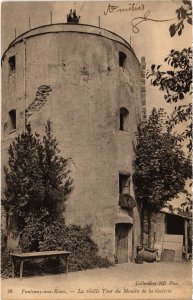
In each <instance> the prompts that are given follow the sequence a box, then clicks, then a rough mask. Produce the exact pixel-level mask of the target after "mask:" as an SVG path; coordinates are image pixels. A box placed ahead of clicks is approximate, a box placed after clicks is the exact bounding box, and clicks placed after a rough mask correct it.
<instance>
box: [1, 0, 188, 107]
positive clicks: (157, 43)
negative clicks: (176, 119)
mask: <svg viewBox="0 0 193 300" xmlns="http://www.w3.org/2000/svg"><path fill="white" fill-rule="evenodd" d="M181 3H182V2H181V1H180V0H168V1H162V0H157V1H155V0H154V1H146V0H145V1H133V2H132V1H119V2H118V1H110V2H108V1H84V2H83V1H76V2H71V1H34V2H29V1H22V2H16V1H12V2H10V1H5V2H2V7H1V24H2V26H1V45H2V46H1V50H2V54H3V52H4V51H5V50H6V48H7V47H8V45H9V44H10V43H11V41H12V40H13V39H14V38H15V29H16V35H17V36H18V35H20V34H22V33H23V32H25V31H27V30H29V18H30V23H31V28H35V27H38V26H41V25H46V24H50V12H52V23H61V22H66V15H67V13H68V12H69V10H70V9H71V8H72V9H76V10H77V14H78V15H80V16H81V21H80V22H81V23H82V24H90V25H95V26H98V25H99V16H100V23H101V27H102V28H105V29H107V30H110V31H113V32H115V33H117V34H118V35H120V36H121V37H123V38H124V39H126V40H127V41H128V42H129V43H130V41H131V46H132V47H133V48H134V51H135V53H136V55H137V57H138V59H139V60H140V59H141V57H142V56H145V58H146V62H147V69H149V68H150V66H151V65H152V64H154V63H155V64H162V63H163V61H164V58H165V57H166V56H167V55H168V53H169V52H170V50H171V49H172V48H174V49H177V50H181V49H183V48H185V47H188V46H191V38H192V36H191V26H190V25H188V24H187V25H185V29H184V31H183V34H182V35H181V36H178V35H176V36H174V37H173V38H171V37H170V35H169V26H170V25H171V24H173V23H174V22H175V21H176V13H175V11H176V9H178V8H179V7H180V6H181ZM109 4H111V5H113V6H119V8H127V9H128V8H131V7H132V5H133V4H134V8H138V9H137V10H134V11H132V10H129V11H126V12H122V13H120V12H116V11H114V12H111V13H107V14H106V15H105V14H104V12H106V11H107V8H108V5H109ZM139 8H141V9H139ZM148 11H149V16H148V18H152V19H154V20H168V19H169V20H170V19H173V20H171V21H167V22H155V21H145V22H142V23H141V24H139V26H138V28H139V32H138V33H134V32H133V31H132V26H131V21H132V19H133V18H136V17H143V16H144V14H145V13H146V12H148ZM146 88H147V112H148V113H149V112H150V111H151V110H152V108H153V107H164V108H165V109H166V110H168V111H169V112H170V111H172V109H173V108H172V107H173V106H172V105H171V104H166V102H165V100H164V97H163V96H164V94H163V92H160V91H159V90H158V88H157V87H152V86H151V84H150V81H146Z"/></svg>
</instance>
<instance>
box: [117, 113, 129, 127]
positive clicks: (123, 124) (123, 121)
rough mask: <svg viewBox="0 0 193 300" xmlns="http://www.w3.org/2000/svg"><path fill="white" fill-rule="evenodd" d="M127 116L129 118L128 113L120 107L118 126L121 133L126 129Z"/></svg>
mask: <svg viewBox="0 0 193 300" xmlns="http://www.w3.org/2000/svg"><path fill="white" fill-rule="evenodd" d="M128 116H129V111H128V110H127V109H126V108H124V107H121V108H120V113H119V117H120V124H119V130H121V131H127V129H128V128H127V127H128V124H127V123H128V122H127V121H128Z"/></svg>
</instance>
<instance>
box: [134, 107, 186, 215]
mask: <svg viewBox="0 0 193 300" xmlns="http://www.w3.org/2000/svg"><path fill="white" fill-rule="evenodd" d="M164 120H165V113H164V110H163V109H159V110H158V111H157V110H156V109H155V108H154V109H153V110H152V112H151V114H150V116H149V118H148V120H147V121H146V122H145V123H142V124H141V125H140V126H139V133H138V145H137V148H136V159H135V162H134V164H135V172H134V183H135V186H136V197H137V199H138V200H139V201H141V202H142V203H143V205H144V208H146V209H148V211H154V212H155V211H159V210H160V209H161V208H163V207H164V206H165V204H166V203H167V201H169V200H172V199H173V198H174V197H176V196H177V194H178V193H179V192H181V191H183V190H184V186H185V181H186V179H187V178H191V163H190V160H189V159H187V158H186V157H185V155H184V153H183V151H182V150H181V147H180V145H179V143H178V137H177V136H174V135H173V134H172V133H171V129H170V128H169V127H168V126H167V124H166V123H165V121H164Z"/></svg>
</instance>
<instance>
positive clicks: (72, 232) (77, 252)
mask: <svg viewBox="0 0 193 300" xmlns="http://www.w3.org/2000/svg"><path fill="white" fill-rule="evenodd" d="M36 221H37V220H36ZM40 227H41V228H40ZM38 230H40V232H41V234H37V233H38ZM91 234H92V232H91V226H85V227H80V226H75V225H70V226H66V225H64V224H62V222H60V221H54V222H52V224H51V225H49V226H46V224H41V225H40V224H39V222H36V224H35V222H34V223H33V224H32V225H31V226H30V227H29V226H28V227H25V229H24V231H23V233H22V235H21V237H20V246H21V249H22V252H30V251H33V250H38V251H47V250H66V251H69V252H71V254H70V255H69V258H68V269H69V271H81V270H85V269H93V268H103V267H106V268H107V267H109V266H111V265H112V263H111V262H110V261H109V260H108V259H107V258H102V257H101V256H99V255H98V254H97V253H98V247H97V245H96V243H95V242H94V241H93V240H92V239H91ZM38 239H39V240H38ZM34 245H36V247H37V245H38V248H36V249H34ZM5 249H6V248H5ZM26 266H27V267H26ZM7 267H8V268H7ZM65 268H66V263H65V262H63V260H62V259H61V260H58V259H55V258H50V259H38V260H35V261H34V260H31V261H27V262H26V263H25V265H24V274H25V275H37V274H44V273H46V274H48V273H61V272H64V271H65ZM17 269H18V267H17ZM17 271H18V270H17ZM2 275H3V277H8V276H11V259H10V255H9V252H7V251H3V252H2Z"/></svg>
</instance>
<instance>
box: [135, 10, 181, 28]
mask: <svg viewBox="0 0 193 300" xmlns="http://www.w3.org/2000/svg"><path fill="white" fill-rule="evenodd" d="M150 14H151V12H150V10H148V11H146V12H145V13H144V15H143V16H142V17H136V18H134V19H132V20H131V26H132V31H133V32H134V33H138V32H139V24H141V23H143V22H146V21H151V22H168V21H172V20H175V19H167V20H158V19H152V18H150Z"/></svg>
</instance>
